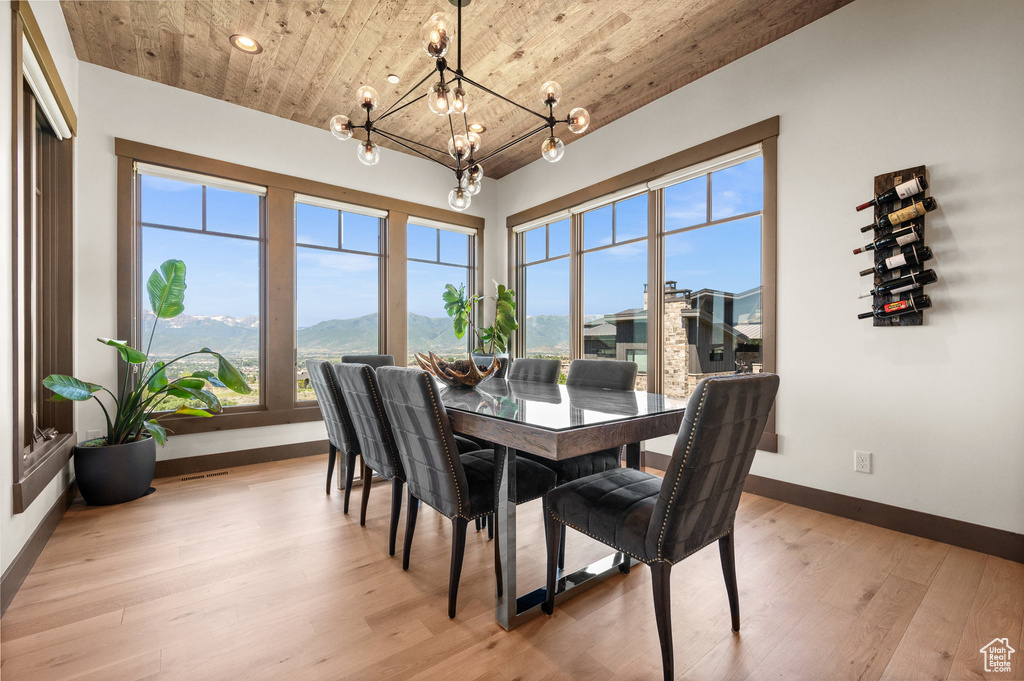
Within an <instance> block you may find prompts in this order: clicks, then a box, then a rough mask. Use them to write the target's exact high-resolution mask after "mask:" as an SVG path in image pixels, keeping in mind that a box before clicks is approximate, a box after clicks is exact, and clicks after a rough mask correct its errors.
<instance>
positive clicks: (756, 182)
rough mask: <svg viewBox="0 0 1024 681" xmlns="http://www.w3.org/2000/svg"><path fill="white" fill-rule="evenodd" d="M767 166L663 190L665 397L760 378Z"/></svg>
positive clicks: (758, 163)
mask: <svg viewBox="0 0 1024 681" xmlns="http://www.w3.org/2000/svg"><path fill="white" fill-rule="evenodd" d="M763 188H764V178H763V159H762V158H761V157H760V156H757V157H755V158H752V159H749V160H746V161H743V162H741V163H738V164H736V165H733V166H730V167H727V168H723V169H721V170H715V171H712V172H705V173H702V174H700V175H698V176H696V177H693V178H690V179H688V180H686V181H684V182H680V183H678V184H674V185H670V186H668V187H665V188H664V190H663V192H664V193H663V201H664V215H665V218H664V236H663V237H662V238H663V239H664V246H663V248H662V252H663V253H664V272H665V287H664V290H663V295H664V297H665V299H664V317H663V318H664V322H663V325H662V339H663V348H664V349H663V353H664V362H663V370H662V371H663V374H662V390H663V392H664V393H665V394H667V395H671V396H673V397H686V396H687V395H689V394H690V392H691V391H692V390H693V388H694V387H695V386H696V385H697V383H698V382H699V381H700V379H702V378H704V377H705V376H709V375H714V374H730V373H735V372H737V371H743V372H747V371H754V372H757V371H761V369H762V366H763V362H762V357H761V340H762V331H761V330H762V324H761V321H762V308H761V210H762V206H763Z"/></svg>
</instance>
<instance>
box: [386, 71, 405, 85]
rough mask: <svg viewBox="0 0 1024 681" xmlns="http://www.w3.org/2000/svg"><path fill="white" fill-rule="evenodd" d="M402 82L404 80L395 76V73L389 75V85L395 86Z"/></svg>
mask: <svg viewBox="0 0 1024 681" xmlns="http://www.w3.org/2000/svg"><path fill="white" fill-rule="evenodd" d="M400 80H402V79H401V78H399V77H398V76H396V75H395V74H393V73H389V74H388V82H389V83H391V84H395V83H398V82H399V81H400Z"/></svg>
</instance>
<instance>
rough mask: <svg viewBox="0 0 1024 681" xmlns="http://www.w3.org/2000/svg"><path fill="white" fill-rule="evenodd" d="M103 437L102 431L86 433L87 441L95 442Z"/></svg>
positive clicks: (88, 431)
mask: <svg viewBox="0 0 1024 681" xmlns="http://www.w3.org/2000/svg"><path fill="white" fill-rule="evenodd" d="M100 437H103V431H101V430H87V431H85V439H86V440H95V439H96V438H100Z"/></svg>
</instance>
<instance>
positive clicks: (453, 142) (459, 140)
mask: <svg viewBox="0 0 1024 681" xmlns="http://www.w3.org/2000/svg"><path fill="white" fill-rule="evenodd" d="M471 146H472V143H471V142H470V141H469V138H468V137H466V136H465V135H456V136H455V137H453V138H451V139H449V140H448V153H449V155H451V157H452V158H454V159H456V160H458V159H459V158H465V157H466V156H468V155H469V150H470V147H471Z"/></svg>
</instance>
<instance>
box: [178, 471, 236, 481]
mask: <svg viewBox="0 0 1024 681" xmlns="http://www.w3.org/2000/svg"><path fill="white" fill-rule="evenodd" d="M227 474H228V471H217V472H216V473H199V474H198V475H187V476H185V477H184V478H182V479H181V481H182V482H188V481H189V480H203V479H205V478H216V477H217V476H218V475H227Z"/></svg>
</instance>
